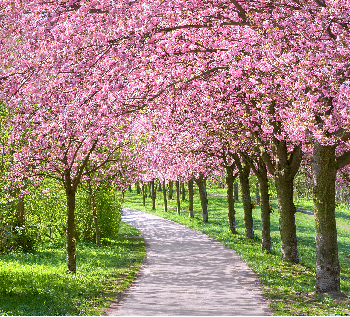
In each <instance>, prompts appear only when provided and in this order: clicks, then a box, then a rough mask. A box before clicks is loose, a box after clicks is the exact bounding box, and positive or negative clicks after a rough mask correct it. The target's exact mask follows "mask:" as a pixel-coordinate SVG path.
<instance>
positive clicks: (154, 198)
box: [151, 179, 156, 210]
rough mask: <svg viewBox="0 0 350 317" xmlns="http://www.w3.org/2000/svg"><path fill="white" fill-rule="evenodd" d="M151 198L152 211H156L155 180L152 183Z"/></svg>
mask: <svg viewBox="0 0 350 317" xmlns="http://www.w3.org/2000/svg"><path fill="white" fill-rule="evenodd" d="M151 197H152V209H153V210H156V190H155V188H154V179H153V180H152V181H151Z"/></svg>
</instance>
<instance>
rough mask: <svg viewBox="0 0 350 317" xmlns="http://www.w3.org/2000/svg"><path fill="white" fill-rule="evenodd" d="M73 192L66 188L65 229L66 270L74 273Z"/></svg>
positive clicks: (75, 262) (75, 265) (75, 269)
mask: <svg viewBox="0 0 350 317" xmlns="http://www.w3.org/2000/svg"><path fill="white" fill-rule="evenodd" d="M75 194H76V191H75V190H74V189H72V188H66V196H67V230H66V249H67V271H68V272H69V273H75V272H76V271H77V261H76V245H75V243H76V241H75V235H74V232H75V223H74V221H75V220H74V217H75V215H74V211H75Z"/></svg>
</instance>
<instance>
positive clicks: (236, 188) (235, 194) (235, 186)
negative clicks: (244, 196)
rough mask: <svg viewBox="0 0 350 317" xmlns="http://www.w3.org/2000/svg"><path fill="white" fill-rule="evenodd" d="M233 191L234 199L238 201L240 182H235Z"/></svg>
mask: <svg viewBox="0 0 350 317" xmlns="http://www.w3.org/2000/svg"><path fill="white" fill-rule="evenodd" d="M233 191H234V192H233V195H234V199H235V201H238V183H234V184H233Z"/></svg>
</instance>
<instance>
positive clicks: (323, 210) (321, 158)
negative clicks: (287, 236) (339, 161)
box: [312, 141, 340, 293]
mask: <svg viewBox="0 0 350 317" xmlns="http://www.w3.org/2000/svg"><path fill="white" fill-rule="evenodd" d="M312 173H313V183H314V186H313V200H314V216H315V240H316V291H317V292H318V293H325V292H338V291H339V290H340V266H339V259H338V244H337V227H336V220H335V180H336V174H337V167H336V156H335V146H323V145H321V144H319V143H318V142H317V141H316V142H315V144H314V149H313V157H312Z"/></svg>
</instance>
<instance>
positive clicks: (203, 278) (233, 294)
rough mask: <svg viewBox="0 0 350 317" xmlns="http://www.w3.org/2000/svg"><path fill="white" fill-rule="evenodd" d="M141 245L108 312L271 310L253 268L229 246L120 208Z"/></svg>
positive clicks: (233, 312) (262, 312) (235, 312)
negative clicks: (129, 280) (142, 253)
mask: <svg viewBox="0 0 350 317" xmlns="http://www.w3.org/2000/svg"><path fill="white" fill-rule="evenodd" d="M122 220H123V221H125V222H127V223H128V224H131V225H133V226H135V227H136V228H138V229H139V230H141V231H142V233H143V237H144V239H145V242H146V246H147V257H146V261H145V263H144V265H143V267H142V269H141V273H140V275H139V278H138V279H137V280H136V281H135V283H134V284H133V285H132V286H131V287H130V289H129V290H128V291H127V292H126V294H125V296H123V298H122V300H121V301H120V302H119V303H118V302H115V303H113V304H112V305H111V306H110V308H109V310H108V312H107V314H108V315H191V316H196V315H201V316H202V315H203V316H204V315H217V316H219V315H255V316H256V315H272V311H271V309H270V308H269V307H268V301H267V300H265V299H264V298H263V297H262V296H261V292H262V288H261V285H260V282H259V280H258V278H257V277H256V275H255V273H254V272H253V271H252V270H251V269H249V268H248V266H247V265H246V264H245V263H244V261H243V260H242V259H241V258H240V257H239V256H238V255H237V254H236V253H235V252H234V251H233V250H231V249H229V248H228V247H226V246H224V245H223V244H221V243H220V242H218V241H216V240H214V239H212V238H210V237H208V236H206V235H204V234H202V233H200V232H198V231H195V230H192V229H189V228H187V227H186V226H183V225H180V224H177V223H174V222H171V221H169V220H165V219H162V218H160V217H157V216H153V215H150V214H146V213H143V212H140V211H136V210H132V209H128V208H124V214H123V218H122Z"/></svg>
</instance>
